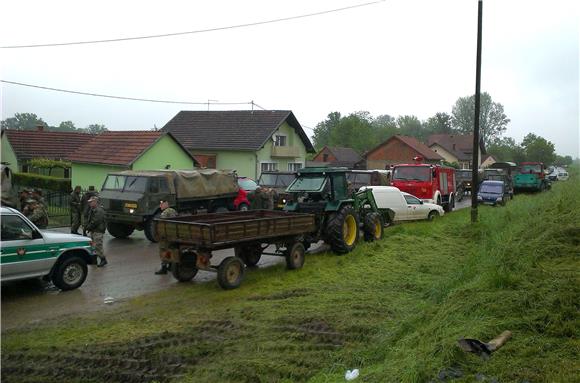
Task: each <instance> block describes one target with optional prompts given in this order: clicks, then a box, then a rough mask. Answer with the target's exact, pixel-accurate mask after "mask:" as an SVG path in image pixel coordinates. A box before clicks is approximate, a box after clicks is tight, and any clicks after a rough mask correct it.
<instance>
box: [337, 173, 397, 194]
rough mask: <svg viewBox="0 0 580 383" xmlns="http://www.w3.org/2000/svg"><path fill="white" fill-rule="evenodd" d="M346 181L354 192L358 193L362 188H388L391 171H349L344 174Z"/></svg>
mask: <svg viewBox="0 0 580 383" xmlns="http://www.w3.org/2000/svg"><path fill="white" fill-rule="evenodd" d="M346 179H347V181H348V182H350V185H351V187H352V188H353V190H354V191H358V190H359V189H360V188H361V187H363V186H389V185H390V184H391V171H390V170H382V169H374V170H351V171H350V172H348V173H346Z"/></svg>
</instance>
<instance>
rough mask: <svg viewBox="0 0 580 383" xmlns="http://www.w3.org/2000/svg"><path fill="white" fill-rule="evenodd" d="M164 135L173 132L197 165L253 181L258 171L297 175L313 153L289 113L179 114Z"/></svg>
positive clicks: (305, 137)
mask: <svg viewBox="0 0 580 383" xmlns="http://www.w3.org/2000/svg"><path fill="white" fill-rule="evenodd" d="M162 131H166V132H171V133H172V134H173V135H174V136H175V137H176V139H178V140H179V141H180V142H181V144H182V145H183V146H184V147H186V148H187V149H188V150H189V152H190V153H191V154H192V155H193V156H194V157H195V158H196V159H197V161H198V163H200V166H203V167H208V168H217V169H233V170H236V171H237V173H238V175H240V176H245V177H250V178H254V179H257V178H259V176H260V174H261V172H262V171H276V170H277V171H296V170H298V169H300V168H302V167H304V166H305V164H306V155H307V153H314V152H315V151H314V148H313V146H312V144H311V142H310V140H309V139H308V136H307V135H306V134H305V133H304V130H303V129H302V127H301V125H300V123H299V122H298V120H297V119H296V117H294V114H293V113H292V112H291V111H270V110H268V111H215V112H212V111H207V112H205V111H182V112H180V113H178V114H177V115H176V116H175V117H174V118H173V119H172V120H171V121H169V122H168V123H167V124H166V125H165V126H164V127H163V129H162Z"/></svg>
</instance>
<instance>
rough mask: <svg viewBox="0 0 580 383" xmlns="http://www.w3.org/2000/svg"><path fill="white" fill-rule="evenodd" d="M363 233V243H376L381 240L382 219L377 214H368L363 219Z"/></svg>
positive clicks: (382, 231)
mask: <svg viewBox="0 0 580 383" xmlns="http://www.w3.org/2000/svg"><path fill="white" fill-rule="evenodd" d="M363 232H364V234H365V241H367V242H371V241H378V240H380V239H381V238H383V233H384V230H383V218H382V217H381V215H380V214H379V213H376V212H373V213H369V214H367V215H366V216H365V217H364V225H363Z"/></svg>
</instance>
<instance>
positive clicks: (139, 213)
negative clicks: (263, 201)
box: [100, 169, 253, 242]
mask: <svg viewBox="0 0 580 383" xmlns="http://www.w3.org/2000/svg"><path fill="white" fill-rule="evenodd" d="M252 182H253V181H252ZM246 194H247V193H245V192H244V191H242V190H240V187H239V186H238V183H237V182H236V175H235V173H234V172H231V171H225V170H215V169H203V170H137V171H133V170H126V171H122V172H115V173H110V174H109V175H108V176H107V178H106V179H105V182H104V183H103V187H102V190H101V192H100V198H101V202H102V204H103V207H104V209H105V219H106V221H107V230H108V231H109V233H111V235H112V236H114V237H116V238H126V237H128V236H129V235H131V234H132V233H133V231H134V230H143V231H144V232H145V236H146V237H147V239H149V240H150V241H151V242H157V233H156V224H155V218H157V217H159V216H160V215H161V211H160V209H159V201H161V200H163V201H168V203H169V206H171V207H172V208H174V209H175V210H176V211H177V212H178V213H179V214H197V213H202V212H203V213H223V212H227V211H230V210H244V207H245V208H246V209H245V210H247V207H248V206H249V205H250V202H249V201H248V199H247V198H246Z"/></svg>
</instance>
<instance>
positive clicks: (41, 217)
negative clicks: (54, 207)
mask: <svg viewBox="0 0 580 383" xmlns="http://www.w3.org/2000/svg"><path fill="white" fill-rule="evenodd" d="M28 219H29V220H31V221H32V223H33V224H35V225H36V226H38V228H40V229H46V227H47V226H48V212H47V211H46V209H45V208H44V206H43V205H41V204H38V205H37V207H36V208H35V209H34V210H32V212H30V215H29V216H28Z"/></svg>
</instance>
